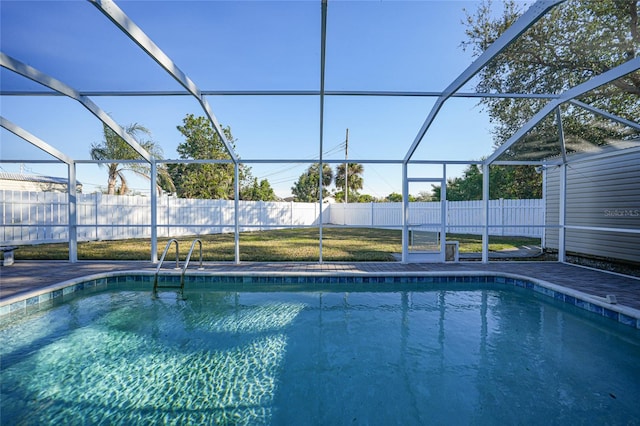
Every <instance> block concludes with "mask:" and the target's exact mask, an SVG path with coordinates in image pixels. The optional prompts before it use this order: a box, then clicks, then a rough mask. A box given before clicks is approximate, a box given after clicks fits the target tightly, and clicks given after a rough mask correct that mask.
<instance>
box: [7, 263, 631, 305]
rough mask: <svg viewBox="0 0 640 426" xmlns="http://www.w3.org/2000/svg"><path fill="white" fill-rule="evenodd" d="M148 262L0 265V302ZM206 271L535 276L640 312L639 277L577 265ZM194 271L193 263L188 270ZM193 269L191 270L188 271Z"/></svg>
mask: <svg viewBox="0 0 640 426" xmlns="http://www.w3.org/2000/svg"><path fill="white" fill-rule="evenodd" d="M155 266H156V265H153V264H152V263H151V262H116V261H105V262H84V261H82V262H77V263H69V262H66V261H16V263H15V264H13V265H12V266H3V267H0V299H5V298H7V297H10V296H14V295H20V294H27V293H29V292H32V291H34V290H37V289H40V288H43V287H47V286H49V285H53V284H58V283H61V282H64V281H67V280H70V279H74V278H79V277H83V276H87V275H92V274H97V273H103V272H110V271H127V270H149V271H153V270H155ZM204 266H205V271H208V272H211V273H216V274H224V273H228V272H231V273H235V274H238V273H244V274H247V275H251V274H256V273H259V274H264V273H272V274H282V273H287V274H290V273H297V274H333V275H335V274H340V273H348V274H353V273H358V274H360V273H361V274H366V273H376V274H380V273H389V274H401V273H405V272H421V271H424V272H432V273H433V272H435V273H442V274H443V275H446V274H447V273H452V272H463V271H464V272H470V271H481V272H498V273H511V274H517V275H522V276H526V277H531V278H537V279H540V280H544V281H547V282H551V283H554V284H558V285H561V286H564V287H568V288H572V289H575V290H579V291H582V292H584V293H587V294H591V295H594V296H599V297H605V296H606V295H608V294H613V295H615V296H616V298H617V299H618V303H619V304H620V305H625V306H628V307H631V308H634V309H640V279H638V278H634V277H628V276H623V275H616V274H611V273H607V272H602V271H596V270H593V269H588V268H583V267H579V266H575V265H569V264H563V263H557V262H532V261H527V262H490V263H488V264H482V263H479V262H460V263H447V264H441V263H411V264H402V263H398V262H366V263H364V262H363V263H322V264H319V263H279V262H274V263H241V264H234V263H221V262H209V263H205V265H204ZM192 267H193V268H194V269H195V268H196V265H193V266H192ZM190 269H191V268H190Z"/></svg>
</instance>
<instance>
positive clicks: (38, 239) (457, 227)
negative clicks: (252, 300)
mask: <svg viewBox="0 0 640 426" xmlns="http://www.w3.org/2000/svg"><path fill="white" fill-rule="evenodd" d="M490 206H491V207H490V225H506V226H507V227H495V228H490V233H491V234H492V235H518V236H533V237H540V236H541V235H542V233H543V228H542V227H541V225H544V203H543V200H495V201H491V204H490ZM0 207H1V209H2V211H1V216H0V243H1V244H34V243H44V242H59V241H67V240H68V226H67V225H68V217H69V215H68V204H67V194H64V193H56V192H20V191H6V190H0ZM322 208H323V209H324V211H323V222H324V223H325V224H332V225H346V226H367V227H379V228H384V227H400V226H401V225H402V204H401V203H366V204H365V203H352V204H325V205H323V207H322ZM319 209H320V206H319V205H318V204H317V203H294V202H263V201H240V202H239V210H238V213H239V223H240V230H241V231H252V230H253V231H255V230H263V229H274V228H289V227H301V226H318V224H319V216H320V211H319ZM76 211H77V223H78V229H77V233H78V240H80V241H89V240H112V239H124V238H149V237H150V236H151V199H150V198H149V197H141V196H119V195H103V194H78V195H77V209H76ZM440 211H441V210H440V204H439V203H410V207H409V224H410V225H411V226H417V227H420V226H429V225H434V224H439V223H440ZM447 221H448V224H449V232H456V233H469V234H479V233H481V232H482V229H483V228H482V202H481V201H468V202H448V205H447ZM157 223H158V236H159V237H177V236H183V235H201V234H211V233H222V232H233V230H234V201H233V200H198V199H184V198H175V197H166V196H165V197H158V205H157ZM530 225H534V227H530ZM536 226H537V227H536Z"/></svg>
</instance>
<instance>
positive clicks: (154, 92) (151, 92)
mask: <svg viewBox="0 0 640 426" xmlns="http://www.w3.org/2000/svg"><path fill="white" fill-rule="evenodd" d="M200 93H201V94H202V95H203V96H319V95H320V91H319V90H204V89H203V90H200ZM81 94H82V95H84V96H93V97H98V96H137V97H144V96H193V95H192V94H191V93H189V92H187V91H173V90H147V91H140V90H118V91H86V92H81ZM324 94H325V96H362V97H366V96H373V97H376V96H378V97H424V98H433V97H439V96H442V95H443V92H421V91H390V90H381V91H376V90H355V91H354V90H325V91H324ZM0 95H2V96H60V95H59V94H58V93H56V92H50V91H34V90H1V91H0ZM450 97H452V98H514V99H522V98H525V99H556V98H557V97H558V95H555V94H550V93H531V94H528V93H478V92H458V93H453V94H451V96H450Z"/></svg>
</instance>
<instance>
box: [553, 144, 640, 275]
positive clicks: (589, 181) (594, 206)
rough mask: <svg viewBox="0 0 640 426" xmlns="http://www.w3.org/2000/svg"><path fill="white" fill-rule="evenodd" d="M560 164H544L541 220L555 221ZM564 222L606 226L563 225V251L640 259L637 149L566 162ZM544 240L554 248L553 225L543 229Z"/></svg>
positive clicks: (555, 233) (556, 233) (639, 158)
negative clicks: (544, 183) (552, 165)
mask: <svg viewBox="0 0 640 426" xmlns="http://www.w3.org/2000/svg"><path fill="white" fill-rule="evenodd" d="M559 171H560V168H559V167H553V168H550V169H548V170H547V177H546V222H547V224H549V225H558V224H559V213H560V199H559V195H560V173H559ZM565 224H566V225H567V226H569V227H571V226H581V227H582V226H584V227H595V228H607V229H606V230H586V229H567V230H566V234H565V248H566V250H567V252H572V253H579V254H585V255H592V256H599V257H607V258H613V259H621V260H629V261H634V262H640V234H638V233H624V232H616V231H615V229H616V228H617V229H632V230H636V231H638V230H640V150H639V149H627V150H623V151H620V152H617V153H611V152H608V153H606V154H601V155H597V156H591V157H590V158H585V159H579V158H578V159H576V160H575V161H571V158H570V162H569V164H568V166H567V189H566V219H565ZM545 237H546V246H547V247H549V248H554V249H557V248H558V237H559V231H558V229H557V228H556V229H551V228H550V229H547V231H546V235H545Z"/></svg>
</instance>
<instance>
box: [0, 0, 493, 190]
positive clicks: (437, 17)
mask: <svg viewBox="0 0 640 426" xmlns="http://www.w3.org/2000/svg"><path fill="white" fill-rule="evenodd" d="M117 4H118V5H119V6H120V7H121V8H122V9H123V10H124V12H125V13H126V14H127V15H128V16H129V17H130V18H131V19H132V20H133V21H134V22H136V23H137V24H138V25H139V26H140V27H141V28H142V29H143V30H144V31H145V32H146V33H147V35H149V36H150V37H151V39H152V40H154V41H155V42H156V44H157V45H158V46H159V47H160V48H161V49H162V50H163V51H164V52H165V53H166V54H167V55H168V56H169V57H170V58H171V59H173V61H174V62H175V63H176V64H177V65H178V66H179V67H180V68H181V69H182V70H183V71H184V72H185V73H186V74H187V75H188V76H189V77H190V78H191V79H192V80H193V81H194V82H195V83H196V84H197V85H198V87H199V88H200V89H203V90H222V89H229V90H318V89H319V82H320V67H319V63H320V49H319V46H320V10H321V8H320V2H319V1H310V0H309V1H306V0H302V1H282V2H274V1H254V2H250V1H195V2H190V1H179V2H178V1H121V2H117ZM477 5H478V3H477V2H473V1H471V2H461V1H412V2H403V1H331V0H330V1H329V5H328V19H327V50H326V55H327V56H326V74H325V88H326V90H398V91H441V90H443V89H444V88H445V87H446V86H447V85H448V84H449V83H451V81H453V80H454V79H455V78H456V77H457V75H458V74H459V73H460V72H462V71H463V70H464V69H465V68H466V67H467V66H468V65H469V64H470V63H471V62H472V60H473V58H472V57H471V56H470V54H469V52H463V51H462V49H461V48H460V43H461V41H463V40H464V26H463V25H462V24H461V21H462V19H463V18H464V12H463V8H467V9H468V10H471V11H473V10H475V8H476V7H477ZM0 7H1V8H2V9H1V10H0V12H1V19H2V22H1V24H2V29H1V31H2V32H1V34H0V35H1V41H0V43H1V46H2V51H3V52H4V53H6V54H8V55H10V56H12V57H14V58H16V59H18V60H20V61H22V62H25V63H27V64H29V65H31V66H33V67H35V68H37V69H39V70H41V71H43V72H45V73H47V74H49V75H51V76H52V77H55V78H57V79H59V80H61V81H63V82H65V83H67V84H68V85H70V86H72V87H74V88H75V89H78V90H81V91H91V90H106V91H111V90H114V91H117V90H120V91H129V90H180V89H181V87H180V86H179V85H178V84H177V83H176V82H175V81H174V80H173V79H172V78H171V77H170V76H168V74H167V73H165V72H164V71H163V70H162V69H161V68H159V67H157V66H156V65H155V63H154V62H153V61H152V60H151V59H150V58H149V57H147V56H146V54H144V53H143V52H142V51H141V50H140V49H139V48H138V47H137V46H135V45H134V44H133V43H132V42H131V41H130V40H129V39H128V38H127V37H125V36H124V35H123V34H121V33H120V32H119V31H118V30H117V29H116V28H115V27H114V26H113V25H112V24H111V23H110V22H109V21H108V19H107V18H106V17H105V16H104V15H102V14H101V13H100V12H99V11H98V9H96V8H95V7H94V6H92V5H91V4H89V3H88V2H84V1H55V0H54V1H46V2H31V1H27V2H24V1H6V0H2V1H0ZM0 78H1V84H2V89H3V90H11V89H34V90H42V88H41V87H40V86H38V85H37V84H34V83H32V82H29V81H26V80H25V79H23V78H21V77H17V76H15V75H12V73H11V72H10V71H7V70H4V69H3V70H2V71H1V72H0ZM463 91H472V88H471V86H470V85H468V86H467V87H465V88H464V89H463ZM207 100H208V102H209V103H210V105H211V106H212V109H213V111H214V113H215V114H216V115H217V117H218V119H219V121H220V122H221V123H222V124H223V125H229V126H231V129H232V132H233V135H234V137H235V138H236V139H237V142H236V146H237V153H238V154H239V156H240V157H241V158H243V159H276V158H286V159H314V158H317V156H318V153H319V148H318V143H319V108H320V106H319V98H318V97H316V96H295V97H284V96H235V97H233V96H225V97H219V96H209V97H208V98H207ZM93 101H94V102H95V103H96V104H98V105H99V106H100V107H101V108H102V109H103V110H105V111H107V112H108V113H109V114H111V115H112V117H113V118H114V119H115V120H116V121H117V122H119V123H121V124H123V125H124V124H129V123H133V122H138V123H141V124H143V125H145V126H146V127H148V128H149V129H150V130H151V131H152V137H153V139H154V140H155V141H157V142H158V143H159V144H160V146H162V148H163V150H164V156H165V158H177V153H176V147H177V145H178V144H179V143H180V142H182V137H181V135H180V133H179V132H178V131H177V130H176V126H177V125H179V124H180V123H181V121H182V119H183V118H184V116H185V114H188V113H193V114H196V115H202V111H201V109H200V107H199V105H198V103H197V101H196V100H195V99H193V98H190V97H94V98H93ZM0 102H1V104H0V108H1V112H2V115H3V116H4V117H5V118H7V119H9V120H11V121H13V122H14V123H16V124H18V125H19V126H21V127H23V128H25V129H26V130H28V131H30V132H31V133H33V134H34V135H36V136H38V137H40V138H41V139H43V140H44V141H46V142H48V143H49V144H51V145H53V146H55V147H56V148H58V149H59V150H61V151H62V152H64V153H66V154H68V155H69V156H71V157H72V158H75V159H78V160H81V159H88V158H89V149H90V145H91V143H94V142H99V141H100V140H101V138H102V135H101V133H102V125H101V123H100V122H99V121H97V119H95V118H94V117H93V116H92V115H91V114H90V113H89V112H88V111H86V110H85V109H84V108H83V107H82V106H80V105H79V104H78V103H77V102H75V101H73V100H70V99H65V98H62V97H35V96H29V97H22V98H19V97H15V96H2V98H1V99H0ZM433 102H434V98H415V97H398V98H392V97H338V96H327V97H326V98H325V113H324V119H325V127H324V148H325V151H330V152H328V153H327V154H326V155H325V158H328V159H336V160H337V159H342V158H344V151H343V149H342V148H341V147H340V144H341V143H342V142H344V139H345V130H346V128H349V158H350V159H353V160H358V159H361V160H367V159H368V160H383V159H393V160H399V159H402V158H403V157H404V156H405V154H406V152H407V150H408V148H409V146H410V145H411V143H412V142H413V140H414V138H415V137H416V134H417V133H418V130H419V129H420V126H421V125H422V123H423V122H424V120H425V118H426V116H427V115H428V113H429V111H430V109H431V107H432V105H433ZM490 129H491V125H490V123H489V120H488V117H487V116H486V115H485V114H484V113H483V112H482V111H481V108H480V107H478V106H477V99H461V98H455V99H450V100H449V101H448V102H447V103H446V104H445V106H444V108H443V109H442V110H441V112H440V114H439V116H438V118H437V119H436V121H435V122H434V123H433V125H432V127H431V129H430V131H429V133H428V134H427V135H426V137H425V138H424V139H423V141H422V143H421V146H420V147H419V149H418V150H417V151H416V154H415V155H414V159H421V160H478V159H480V157H482V156H487V155H489V154H490V153H491V151H492V144H493V142H492V139H491V134H490ZM0 137H1V143H2V146H1V147H0V155H1V156H2V158H3V159H48V158H50V157H48V156H47V155H46V154H45V153H43V152H41V151H39V150H38V149H36V148H34V147H32V146H31V145H30V144H28V143H26V142H24V141H22V140H20V139H19V138H17V137H15V136H13V135H12V134H11V133H9V132H8V131H6V130H4V129H2V130H1V133H0ZM0 166H1V167H2V169H3V170H5V171H11V172H13V171H19V170H20V169H21V165H20V164H11V163H2V164H0ZM306 167H307V165H295V164H254V165H252V170H253V174H254V175H255V176H256V177H258V178H263V177H266V178H268V179H269V181H270V182H271V183H272V186H274V188H275V189H276V193H277V194H278V195H280V196H282V197H286V196H288V195H290V188H291V186H292V185H293V183H294V182H295V180H296V179H297V178H298V176H299V175H300V174H301V173H302V172H303V171H304V169H305V168H306ZM23 169H24V170H27V171H32V172H33V173H37V174H46V175H59V176H65V175H66V168H65V167H62V166H51V165H43V164H25V165H24V166H23ZM461 170H462V167H454V166H451V167H450V168H449V169H448V175H449V176H451V175H456V174H459V173H460V171H461ZM417 173H418V174H419V175H420V176H421V177H434V176H439V175H440V168H435V167H423V168H420V169H419V170H418V171H417ZM78 179H79V180H80V181H82V182H83V183H84V184H85V192H92V191H93V190H95V189H97V188H98V187H99V186H103V187H104V186H106V171H105V170H104V169H101V170H99V169H97V168H96V167H95V166H93V165H91V166H89V165H81V166H79V167H78ZM364 181H365V188H364V190H363V191H362V192H364V193H369V194H371V195H374V196H377V197H383V196H385V195H388V194H389V193H391V192H401V168H400V166H383V165H374V164H365V175H364ZM132 183H133V186H134V187H135V188H136V189H138V190H140V191H141V192H146V191H148V187H147V184H146V183H145V182H144V181H140V180H137V179H135V178H132ZM422 189H426V188H415V189H414V188H411V192H412V193H417V192H418V191H419V190H422Z"/></svg>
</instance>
